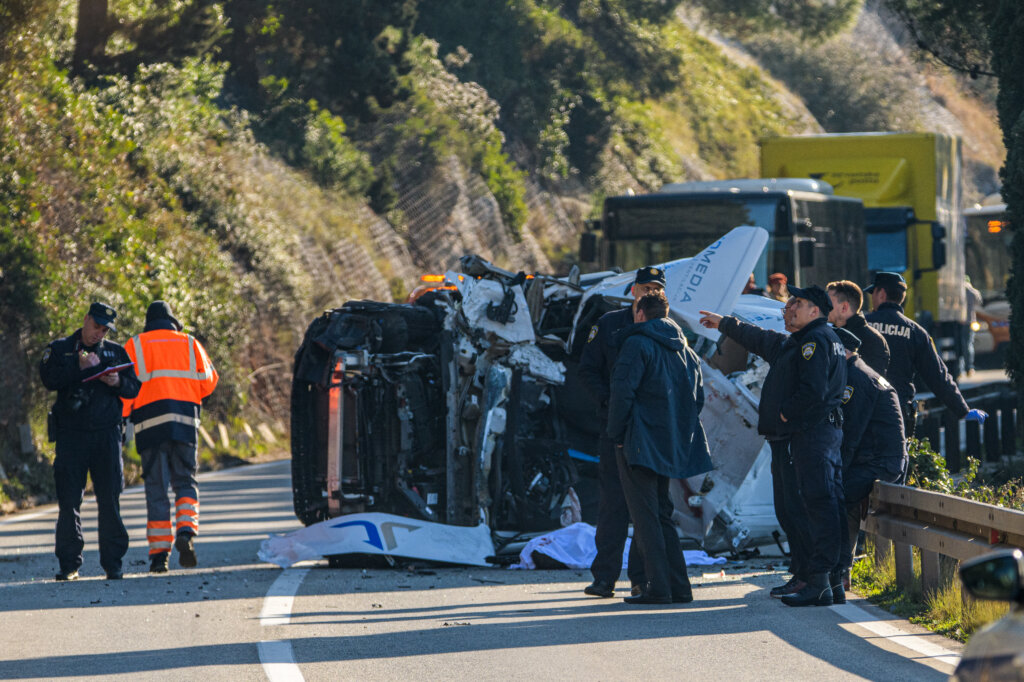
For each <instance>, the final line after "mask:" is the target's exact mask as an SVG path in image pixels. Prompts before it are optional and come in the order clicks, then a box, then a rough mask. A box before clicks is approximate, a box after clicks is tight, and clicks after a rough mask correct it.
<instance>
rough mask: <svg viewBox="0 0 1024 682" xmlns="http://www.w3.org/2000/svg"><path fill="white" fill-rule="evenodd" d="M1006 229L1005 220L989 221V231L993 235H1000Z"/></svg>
mask: <svg viewBox="0 0 1024 682" xmlns="http://www.w3.org/2000/svg"><path fill="white" fill-rule="evenodd" d="M1004 227H1006V221H1005V220H990V221H988V231H989V233H991V234H999V233H1000V232H1002V231H1003V228H1004Z"/></svg>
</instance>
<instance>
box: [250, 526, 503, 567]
mask: <svg viewBox="0 0 1024 682" xmlns="http://www.w3.org/2000/svg"><path fill="white" fill-rule="evenodd" d="M333 554H380V555H387V556H397V557H406V558H409V559H426V560H429V561H443V562H445V563H450V564H466V565H468V566H488V565H489V564H488V563H487V561H486V560H485V559H486V558H487V557H489V556H491V555H493V554H494V544H493V543H492V542H491V529H490V528H488V527H487V526H485V525H483V524H481V525H479V526H449V525H446V524H443V523H430V522H429V521H420V520H417V519H410V518H406V517H404V516H395V515H393V514H379V513H367V514H348V515H345V516H338V517H335V518H333V519H328V520H327V521H321V522H320V523H315V524H313V525H312V526H308V527H306V528H302V529H301V530H296V531H293V532H291V533H287V534H285V535H272V536H270V537H269V538H267V539H266V540H264V541H263V542H262V543H261V544H260V550H259V558H260V559H261V560H262V561H266V562H267V563H271V564H277V565H278V566H280V567H281V568H288V567H289V566H291V565H292V564H294V563H297V562H299V561H307V560H310V559H319V558H320V557H324V556H330V555H333Z"/></svg>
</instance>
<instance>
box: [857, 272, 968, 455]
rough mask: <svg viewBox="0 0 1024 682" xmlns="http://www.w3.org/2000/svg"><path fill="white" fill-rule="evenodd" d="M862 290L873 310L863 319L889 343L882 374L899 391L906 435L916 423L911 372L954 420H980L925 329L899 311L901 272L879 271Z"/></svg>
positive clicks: (902, 293) (904, 288)
mask: <svg viewBox="0 0 1024 682" xmlns="http://www.w3.org/2000/svg"><path fill="white" fill-rule="evenodd" d="M864 293H866V294H871V306H872V308H874V312H872V313H869V314H868V315H867V316H866V317H867V321H868V323H869V324H870V325H871V326H872V327H874V328H875V329H877V330H878V331H880V332H881V333H882V336H884V337H885V341H886V343H888V344H889V353H890V359H889V370H888V371H887V372H886V374H885V377H886V379H888V380H889V383H891V384H892V385H893V387H894V388H895V389H896V393H897V394H899V397H900V406H901V408H902V409H903V423H904V428H905V429H906V433H907V436H908V437H912V436H913V435H914V427H915V426H916V422H917V402H916V401H915V400H914V396H915V395H916V391H917V389H916V388H915V386H914V373H915V372H917V373H918V374H920V375H921V377H922V378H923V379H924V382H925V383H926V384H927V385H928V388H930V389H931V390H932V393H934V394H935V395H936V396H937V397H938V398H939V400H941V401H942V402H943V403H944V404H945V405H946V407H948V408H949V409H950V411H952V412H953V414H955V415H956V416H957V418H958V419H965V418H966V419H968V420H973V421H978V422H981V423H984V421H985V419H986V418H987V417H988V414H987V413H986V412H984V411H982V410H972V409H970V408H969V407H968V406H967V403H966V402H965V401H964V397H963V396H962V395H960V389H959V387H957V385H956V381H954V380H953V377H952V376H951V375H950V374H949V371H948V370H947V369H946V365H945V363H944V362H942V358H940V357H939V354H938V353H937V352H936V350H935V346H934V344H932V340H931V337H930V336H928V332H926V331H925V330H924V328H923V327H922V326H921V325H919V324H918V323H917V322H914V321H913V320H911V319H910V318H909V317H907V316H906V315H904V314H903V305H902V304H903V301H904V299H905V298H906V297H907V282H906V280H904V279H903V275H901V274H899V273H897V272H879V273H878V274H876V275H875V281H874V282H873V283H872V284H871V286H869V287H864Z"/></svg>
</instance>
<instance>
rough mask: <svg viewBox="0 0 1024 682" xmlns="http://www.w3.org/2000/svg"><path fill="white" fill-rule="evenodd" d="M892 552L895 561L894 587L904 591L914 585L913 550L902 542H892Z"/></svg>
mask: <svg viewBox="0 0 1024 682" xmlns="http://www.w3.org/2000/svg"><path fill="white" fill-rule="evenodd" d="M892 551H893V554H894V555H895V556H894V558H895V561H896V585H897V586H899V588H900V589H901V590H904V591H906V590H908V589H910V586H911V585H913V583H914V548H913V547H911V546H910V545H908V544H905V543H903V542H893V543H892Z"/></svg>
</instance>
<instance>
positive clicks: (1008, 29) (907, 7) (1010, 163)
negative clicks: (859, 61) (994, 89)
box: [884, 0, 1024, 396]
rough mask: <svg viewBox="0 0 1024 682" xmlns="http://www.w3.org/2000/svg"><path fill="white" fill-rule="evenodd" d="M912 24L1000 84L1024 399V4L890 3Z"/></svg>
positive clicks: (959, 63) (1011, 290)
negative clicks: (993, 77)
mask: <svg viewBox="0 0 1024 682" xmlns="http://www.w3.org/2000/svg"><path fill="white" fill-rule="evenodd" d="M884 3H885V5H886V6H887V7H889V8H890V9H892V10H893V11H894V12H895V13H896V14H897V16H899V17H902V18H903V20H904V21H905V22H906V23H907V25H908V27H909V28H910V30H911V32H912V34H913V35H914V36H915V38H916V39H917V41H918V46H919V47H920V48H921V49H922V50H924V51H925V52H926V53H928V54H930V55H932V56H934V57H935V58H936V59H939V60H940V61H942V62H943V63H945V64H947V65H949V66H951V67H953V68H955V69H959V70H961V71H965V72H967V73H970V74H971V75H974V76H980V75H985V74H991V75H993V76H995V78H996V79H997V80H998V82H999V94H998V95H997V97H996V107H997V110H998V112H999V125H1000V127H1001V128H1002V131H1003V143H1004V145H1005V146H1006V163H1005V164H1004V166H1003V168H1002V170H1001V171H1000V176H1001V178H1002V181H1003V199H1005V200H1006V206H1007V211H1008V212H1009V216H1010V223H1011V226H1012V229H1013V231H1014V232H1013V241H1012V242H1011V245H1010V250H1011V252H1012V254H1013V265H1012V268H1011V276H1010V282H1009V284H1008V285H1007V292H1006V293H1007V298H1008V299H1009V301H1010V352H1009V353H1008V354H1007V368H1008V369H1009V372H1010V377H1011V379H1012V381H1013V383H1014V386H1015V387H1016V388H1017V392H1018V395H1019V396H1024V390H1022V389H1024V41H1021V39H1020V36H1021V35H1022V32H1024V4H1022V3H1021V2H1020V1H1019V0H977V1H975V2H960V0H884Z"/></svg>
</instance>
